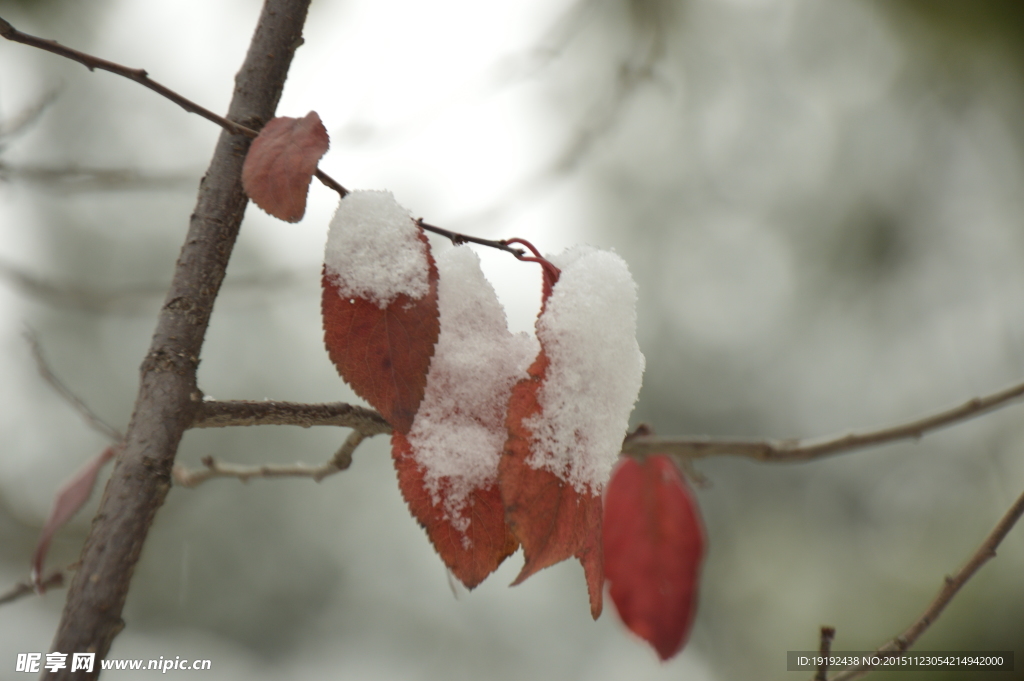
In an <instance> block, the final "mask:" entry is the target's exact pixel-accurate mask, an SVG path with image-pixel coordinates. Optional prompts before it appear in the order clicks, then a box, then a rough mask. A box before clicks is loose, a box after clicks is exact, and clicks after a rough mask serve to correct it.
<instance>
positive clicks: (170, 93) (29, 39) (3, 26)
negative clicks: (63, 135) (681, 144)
mask: <svg viewBox="0 0 1024 681" xmlns="http://www.w3.org/2000/svg"><path fill="white" fill-rule="evenodd" d="M0 36H3V37H4V38H7V39H8V40H13V41H15V42H18V43H23V44H25V45H30V46H32V47H38V48H39V49H41V50H46V51H47V52H53V53H54V54H58V55H60V56H62V57H67V58H68V59H71V60H74V61H77V62H79V63H80V64H84V65H85V67H86V68H88V69H89V70H90V71H92V70H94V69H101V70H103V71H109V72H111V73H115V74H117V75H119V76H124V77H125V78H127V79H129V80H133V81H135V82H136V83H139V84H141V85H144V86H145V87H148V88H149V89H150V90H152V91H154V92H156V93H157V94H160V95H163V96H164V97H166V98H167V99H169V100H171V101H172V102H174V103H175V104H177V105H179V106H180V107H182V108H183V109H185V111H188V112H190V113H195V114H199V115H200V116H202V117H203V118H205V119H207V120H208V121H212V122H214V123H216V124H217V125H219V126H221V127H222V128H224V129H225V130H227V131H228V132H230V133H232V134H236V135H245V136H246V137H249V138H255V137H256V136H257V135H259V132H258V131H259V129H260V128H262V127H263V123H265V122H266V121H262V122H260V123H259V125H257V126H254V127H248V126H245V125H242V124H241V123H238V122H235V121H232V120H229V119H227V118H224V117H223V116H218V115H217V114H215V113H213V112H212V111H210V110H209V109H206V108H204V107H202V106H199V105H198V104H196V103H195V102H193V101H192V100H190V99H188V98H187V97H184V96H182V95H180V94H178V93H177V92H175V91H174V90H171V89H170V88H168V87H166V86H164V85H161V84H160V83H158V82H156V81H155V80H153V79H151V78H150V77H149V75H148V74H147V73H146V71H145V69H133V68H129V67H127V66H122V65H121V64H117V63H115V62H112V61H107V60H106V59H100V58H99V57H94V56H92V55H91V54H86V53H85V52H80V51H78V50H73V49H71V48H70V47H64V46H63V45H61V44H59V43H57V41H55V40H46V39H44V38H38V37H36V36H32V35H28V34H27V33H22V32H21V31H19V30H17V29H16V28H14V27H13V26H11V24H9V23H8V22H7V21H5V20H4V19H3V18H2V17H0ZM295 47H297V45H296V46H295ZM315 175H316V178H317V179H318V180H320V182H321V183H322V184H323V185H324V186H326V187H328V188H330V189H333V190H334V191H336V192H337V193H338V195H339V196H341V197H342V198H344V197H345V195H347V194H348V190H347V189H345V187H343V186H342V185H341V183H339V182H338V181H337V180H335V179H334V178H332V177H331V176H330V175H328V174H327V173H325V172H324V171H322V170H320V169H319V168H317V170H316V173H315ZM416 222H417V224H419V225H420V226H421V227H422V228H423V229H425V230H427V231H428V232H434V233H435V234H440V235H441V236H444V237H447V238H448V239H451V241H452V243H454V244H456V245H458V244H465V243H474V244H479V245H481V246H487V247H489V248H495V249H497V250H499V251H506V252H508V253H511V254H512V255H514V256H516V257H517V258H519V257H520V256H522V254H523V252H522V250H520V249H518V248H512V247H510V246H509V245H508V244H507V243H506V242H505V241H495V240H493V239H481V238H479V237H475V236H469V235H467V234H459V233H458V232H453V231H451V230H448V229H444V228H442V227H437V226H436V225H431V224H427V223H425V222H423V218H420V219H419V220H417V221H416Z"/></svg>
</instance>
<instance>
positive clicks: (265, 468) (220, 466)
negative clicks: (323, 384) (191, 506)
mask: <svg viewBox="0 0 1024 681" xmlns="http://www.w3.org/2000/svg"><path fill="white" fill-rule="evenodd" d="M366 437H367V436H366V435H364V434H363V433H361V432H359V431H358V430H353V431H352V432H351V433H349V436H348V437H347V438H346V439H345V442H344V443H343V444H342V445H341V447H339V448H338V451H337V452H335V453H334V456H332V457H331V459H330V461H328V462H326V463H324V464H321V465H319V466H307V465H306V464H302V463H293V464H285V465H274V464H264V465H262V466H239V465H236V464H230V463H220V462H218V461H217V460H216V459H214V458H213V457H212V456H207V457H205V458H204V459H203V465H204V466H205V467H206V468H203V469H201V470H197V471H191V470H189V469H187V468H185V467H184V466H180V465H178V466H175V467H174V472H173V474H174V481H175V482H176V483H178V484H179V485H182V486H184V487H195V486H196V485H199V484H200V483H203V482H206V481H207V480H210V479H211V478H238V479H239V480H241V481H242V482H248V481H249V480H250V479H252V478H312V479H313V480H314V481H316V482H320V481H321V480H323V479H324V478H326V477H327V476H329V475H334V474H335V473H339V472H341V471H343V470H345V469H347V468H348V467H349V466H351V465H352V454H353V453H354V452H355V450H356V447H358V446H359V443H360V442H362V441H363V440H364V439H365V438H366Z"/></svg>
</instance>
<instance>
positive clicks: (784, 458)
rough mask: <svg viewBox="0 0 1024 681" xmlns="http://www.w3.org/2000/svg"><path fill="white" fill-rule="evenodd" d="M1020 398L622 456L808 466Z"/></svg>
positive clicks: (1022, 386) (636, 447) (679, 442)
mask: <svg viewBox="0 0 1024 681" xmlns="http://www.w3.org/2000/svg"><path fill="white" fill-rule="evenodd" d="M1021 396H1024V383H1019V384H1017V385H1015V386H1012V387H1010V388H1006V389H1005V390H1001V391H999V392H997V393H992V394H991V395H986V396H984V397H975V398H974V399H971V400H968V401H967V402H965V403H964V404H962V405H960V406H959V407H955V408H953V409H947V410H945V411H941V412H938V413H936V414H933V415H931V416H926V417H924V418H920V419H916V420H914V421H909V422H907V423H903V424H900V425H896V426H890V427H888V428H881V429H879V430H872V431H869V432H866V433H848V434H845V435H838V436H834V437H827V438H822V439H819V440H816V441H811V442H807V443H804V442H803V441H801V440H781V441H776V440H729V439H717V438H692V439H690V438H659V437H653V436H640V437H634V438H627V439H626V441H625V442H623V445H622V448H623V449H622V451H623V453H624V454H626V455H628V456H639V457H643V456H647V455H649V454H667V455H670V456H676V457H681V458H689V459H698V458H704V457H709V456H721V455H732V456H745V457H748V458H751V459H756V460H757V461H764V462H768V463H779V462H789V461H808V460H810V459H817V458H819V457H823V456H830V455H832V454H840V453H843V452H850V451H853V450H855V449H863V448H865V447H874V446H878V445H882V444H887V443H890V442H896V441H898V440H909V439H915V440H916V439H919V438H920V437H921V436H923V435H924V434H925V433H929V432H931V431H933V430H938V429H939V428H945V427H946V426H951V425H953V424H955V423H959V422H961V421H966V420H967V419H970V418H974V417H975V416H980V415H981V414H984V413H985V412H988V411H992V410H994V409H998V408H1000V407H1004V406H1006V405H1008V404H1009V403H1011V402H1013V401H1014V400H1016V399H1017V398H1019V397H1021Z"/></svg>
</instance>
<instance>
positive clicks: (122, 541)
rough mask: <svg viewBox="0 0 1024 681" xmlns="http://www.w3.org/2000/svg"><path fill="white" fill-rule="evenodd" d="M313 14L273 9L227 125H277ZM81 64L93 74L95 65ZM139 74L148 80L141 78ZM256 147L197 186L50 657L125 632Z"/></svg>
mask: <svg viewBox="0 0 1024 681" xmlns="http://www.w3.org/2000/svg"><path fill="white" fill-rule="evenodd" d="M308 5H309V0H265V2H264V5H263V8H262V10H261V12H260V16H259V19H258V21H257V25H256V29H255V32H254V34H253V38H252V41H251V43H250V45H249V50H248V53H247V54H246V57H245V60H244V63H243V64H242V67H241V69H240V71H239V73H238V76H237V78H236V80H235V82H236V87H235V90H234V94H233V96H232V99H231V104H230V107H229V111H228V117H229V118H233V119H235V120H238V121H244V122H245V123H247V124H249V125H253V126H256V127H259V126H261V125H263V123H265V122H266V121H268V120H270V119H271V118H272V117H273V116H274V112H275V110H276V108H277V103H278V100H279V99H280V97H281V92H282V90H283V88H284V81H285V78H286V76H287V73H288V67H289V66H290V64H291V61H292V57H293V55H294V53H295V49H296V48H297V47H298V45H299V44H301V42H302V26H303V23H304V21H305V18H306V12H307V8H308ZM0 35H4V36H5V37H8V38H11V37H12V36H13V35H14V32H13V29H12V28H11V27H10V25H9V24H7V23H6V22H2V23H0ZM36 42H43V43H46V44H49V45H53V46H55V43H48V42H47V41H39V40H38V39H36ZM29 44H33V43H32V42H29ZM37 46H38V45H37ZM62 50H63V48H60V49H57V48H56V47H55V49H54V50H51V51H55V52H56V53H57V54H63V55H64V56H68V57H70V58H75V59H78V60H79V61H81V60H82V59H79V57H82V55H80V54H78V53H68V52H66V51H62ZM83 58H84V57H83ZM83 63H86V64H87V65H89V64H88V59H87V58H86V61H84V62H83ZM115 72H117V71H116V70H115ZM129 75H131V74H129ZM135 75H136V76H138V78H141V79H143V80H147V79H146V77H145V74H144V73H143V72H140V73H137V74H135ZM158 91H159V90H158ZM231 125H232V126H234V127H236V128H237V127H238V126H237V124H234V123H232V124H231ZM247 150H248V140H247V139H245V138H241V139H240V138H239V137H237V136H236V135H231V134H227V133H225V134H222V135H221V136H220V138H219V139H218V141H217V146H216V150H215V151H214V153H213V158H212V160H211V162H210V166H209V169H208V170H207V173H206V175H205V177H204V179H203V182H202V183H201V184H200V187H199V192H198V197H197V201H196V207H195V210H194V211H193V213H192V215H191V219H190V222H189V230H188V234H187V236H186V237H185V241H184V244H183V245H182V249H181V253H180V255H179V258H178V262H177V264H176V266H175V271H174V277H173V279H172V280H171V284H170V286H169V288H168V290H167V294H166V297H165V299H164V303H163V306H162V307H161V310H160V315H159V317H158V319H157V324H156V329H155V331H154V333H153V338H152V341H151V344H150V348H149V351H148V352H147V354H146V357H145V359H144V360H143V362H142V365H141V367H140V381H139V390H138V393H137V397H136V400H135V407H134V410H133V412H132V418H131V421H130V423H129V424H128V432H127V433H126V435H125V440H124V447H123V448H122V449H121V451H120V453H119V455H118V457H117V464H116V465H115V466H114V471H113V473H111V476H110V479H109V481H108V482H107V486H106V489H105V490H104V493H103V498H102V499H101V500H100V507H99V511H98V512H97V515H96V518H95V520H94V521H93V523H92V527H91V528H90V531H89V536H88V538H87V539H86V541H85V547H84V548H83V550H82V556H81V569H79V570H78V571H77V572H76V573H75V577H74V579H73V580H72V582H71V587H70V588H69V590H68V596H67V601H66V603H65V606H64V612H63V614H62V616H61V623H60V626H59V628H58V630H57V634H56V636H55V638H54V640H53V644H52V645H53V648H52V650H58V651H69V650H90V651H95V652H96V656H97V658H99V659H100V660H102V659H103V658H105V657H106V655H107V653H108V651H109V650H110V646H111V643H112V642H113V640H114V637H116V636H117V634H118V632H120V631H121V630H122V629H123V628H124V622H123V620H122V619H121V613H122V611H123V608H124V603H125V600H126V598H127V596H128V588H129V585H130V583H131V577H132V573H133V572H134V568H135V565H136V563H137V562H138V560H139V556H140V555H141V553H142V547H143V545H144V544H145V541H146V537H147V535H148V533H149V528H150V526H151V525H152V523H153V520H154V518H155V516H156V514H157V511H158V510H159V508H160V507H161V505H162V504H163V502H164V500H165V498H166V496H167V493H168V491H169V490H170V487H171V469H172V467H173V464H174V457H175V455H176V453H177V450H178V445H179V443H180V441H181V437H182V434H183V433H184V431H185V430H186V429H187V428H188V427H189V426H190V425H191V424H192V422H193V421H194V420H195V414H196V411H197V410H198V409H199V407H200V406H201V404H202V403H201V393H199V391H198V388H197V386H196V367H197V366H198V363H199V355H200V353H201V350H202V346H203V340H204V338H205V334H206V329H207V327H208V325H209V320H210V315H211V314H212V311H213V304H214V301H215V300H216V298H217V294H218V292H219V291H220V286H221V283H222V282H223V280H224V274H225V270H226V269H227V264H228V259H229V257H230V255H231V251H232V249H233V246H234V243H235V240H236V239H237V236H238V231H239V228H240V226H241V223H242V217H243V215H244V213H245V207H246V203H247V198H246V196H245V193H244V191H243V190H242V183H241V171H242V164H243V162H244V159H245V154H246V151H247ZM99 671H100V665H99V664H97V665H96V667H95V670H94V672H92V673H90V674H85V675H82V674H76V678H87V679H94V678H96V677H97V676H98V675H99ZM70 677H71V672H70V670H68V669H63V670H58V671H56V672H49V671H48V672H46V673H45V674H44V678H46V679H69V678H70Z"/></svg>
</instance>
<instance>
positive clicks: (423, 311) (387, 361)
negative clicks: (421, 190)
mask: <svg viewBox="0 0 1024 681" xmlns="http://www.w3.org/2000/svg"><path fill="white" fill-rule="evenodd" d="M419 238H420V239H422V240H423V242H424V243H426V241H427V238H426V236H425V235H424V234H423V231H422V230H420V232H419ZM427 264H428V267H429V273H428V283H429V286H430V290H429V292H428V293H427V294H426V295H424V296H423V297H422V298H418V299H413V298H410V297H409V296H408V295H406V294H399V295H398V296H397V297H396V298H395V299H394V300H392V301H391V302H390V304H388V305H387V306H385V307H383V308H380V307H377V304H376V303H374V302H372V301H370V300H367V299H365V298H353V297H344V298H343V297H342V296H341V295H339V293H338V287H337V286H336V285H335V284H334V283H333V282H332V281H331V280H330V278H329V277H328V276H327V275H326V273H325V274H324V276H323V298H322V308H323V317H324V342H325V344H326V345H327V353H328V355H330V358H331V361H332V362H334V366H336V367H337V368H338V373H340V374H341V377H342V378H344V379H345V381H346V382H347V383H348V384H349V385H350V386H352V389H353V390H355V392H356V394H358V395H359V396H360V397H362V398H363V399H364V400H366V401H367V402H369V403H370V405H371V406H373V408H374V409H376V410H377V411H379V412H380V413H381V415H382V416H383V417H384V418H385V419H387V421H388V423H390V424H391V426H392V427H393V428H394V429H395V430H396V431H398V432H400V433H403V434H405V433H408V432H409V429H410V428H412V421H413V417H415V416H416V410H417V409H418V408H419V405H420V402H421V401H422V400H423V391H424V389H425V387H426V384H427V369H428V368H429V367H430V359H431V357H433V356H434V345H435V344H436V343H437V336H438V334H439V333H440V331H441V324H440V316H439V313H438V308H437V267H436V266H435V265H434V258H433V256H431V255H430V252H429V248H428V251H427Z"/></svg>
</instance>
